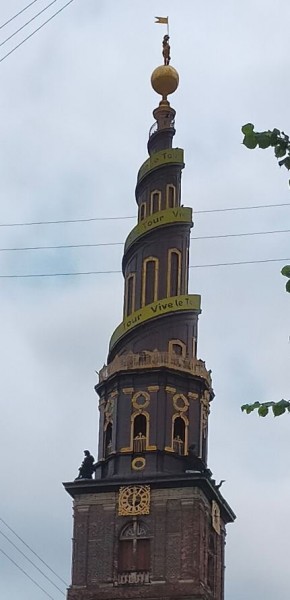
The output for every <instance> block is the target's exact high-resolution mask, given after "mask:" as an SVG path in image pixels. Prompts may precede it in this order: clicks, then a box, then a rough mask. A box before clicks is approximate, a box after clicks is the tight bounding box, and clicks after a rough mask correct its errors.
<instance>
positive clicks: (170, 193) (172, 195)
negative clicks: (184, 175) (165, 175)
mask: <svg viewBox="0 0 290 600" xmlns="http://www.w3.org/2000/svg"><path fill="white" fill-rule="evenodd" d="M175 206H176V187H175V185H172V184H171V183H169V184H168V185H167V186H166V207H167V208H174V207H175Z"/></svg>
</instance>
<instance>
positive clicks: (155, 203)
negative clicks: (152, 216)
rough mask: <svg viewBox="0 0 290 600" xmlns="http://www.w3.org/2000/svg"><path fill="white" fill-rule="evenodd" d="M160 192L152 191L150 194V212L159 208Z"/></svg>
mask: <svg viewBox="0 0 290 600" xmlns="http://www.w3.org/2000/svg"><path fill="white" fill-rule="evenodd" d="M160 201H161V193H160V192H153V193H152V195H151V213H155V212H158V211H159V210H160Z"/></svg>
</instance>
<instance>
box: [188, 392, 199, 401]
mask: <svg viewBox="0 0 290 600" xmlns="http://www.w3.org/2000/svg"><path fill="white" fill-rule="evenodd" d="M187 395H188V397H189V398H191V399H192V400H197V399H198V394H197V393H196V392H188V394H187Z"/></svg>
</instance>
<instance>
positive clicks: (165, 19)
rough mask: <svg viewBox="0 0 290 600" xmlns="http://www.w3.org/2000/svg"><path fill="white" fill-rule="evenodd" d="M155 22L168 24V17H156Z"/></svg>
mask: <svg viewBox="0 0 290 600" xmlns="http://www.w3.org/2000/svg"><path fill="white" fill-rule="evenodd" d="M155 19H156V21H155V23H163V24H164V25H168V17H155Z"/></svg>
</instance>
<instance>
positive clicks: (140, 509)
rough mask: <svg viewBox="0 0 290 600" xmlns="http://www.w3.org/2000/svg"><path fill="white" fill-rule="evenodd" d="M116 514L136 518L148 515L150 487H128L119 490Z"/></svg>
mask: <svg viewBox="0 0 290 600" xmlns="http://www.w3.org/2000/svg"><path fill="white" fill-rule="evenodd" d="M118 514H119V515H120V516H137V515H149V514H150V485H128V486H122V487H120V489H119V498H118Z"/></svg>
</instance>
